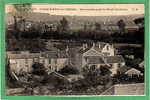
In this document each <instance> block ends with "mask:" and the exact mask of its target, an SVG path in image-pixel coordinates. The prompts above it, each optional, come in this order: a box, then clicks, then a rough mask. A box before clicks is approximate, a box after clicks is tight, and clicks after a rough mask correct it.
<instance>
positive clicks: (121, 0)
mask: <svg viewBox="0 0 150 100" xmlns="http://www.w3.org/2000/svg"><path fill="white" fill-rule="evenodd" d="M22 3H32V4H144V5H145V13H144V18H145V36H144V38H145V43H144V62H145V63H144V64H145V95H144V96H113V95H112V96H87V97H86V96H81V97H80V96H73V97H72V96H68V97H67V96H65V97H64V96H59V97H57V96H56V97H54V96H52V97H50V96H6V87H5V58H6V56H5V52H6V50H5V5H6V4H22ZM149 3H150V2H149V0H72V1H71V0H42V1H41V0H0V74H1V75H0V81H1V82H0V85H1V86H0V89H1V91H0V92H1V94H0V95H1V96H0V97H1V99H2V100H34V99H36V100H41V99H42V100H52V99H53V100H76V99H80V100H84V99H86V100H98V99H101V100H149V98H150V96H149V95H150V93H149V91H150V87H149V86H150V82H149V81H150V73H149V72H150V68H149V67H150V53H149V50H150V38H149V37H150V30H149V27H150V24H149V18H150V15H149V12H150V11H149V9H150V7H149V5H150V4H149Z"/></svg>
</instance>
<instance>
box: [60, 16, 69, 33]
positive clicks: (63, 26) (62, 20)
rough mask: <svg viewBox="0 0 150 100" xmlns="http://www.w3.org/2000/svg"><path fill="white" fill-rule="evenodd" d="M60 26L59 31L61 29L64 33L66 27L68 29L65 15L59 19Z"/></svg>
mask: <svg viewBox="0 0 150 100" xmlns="http://www.w3.org/2000/svg"><path fill="white" fill-rule="evenodd" d="M60 26H61V31H62V32H63V33H65V32H67V31H68V29H69V22H68V20H67V19H66V18H65V17H63V18H62V19H61V20H60Z"/></svg>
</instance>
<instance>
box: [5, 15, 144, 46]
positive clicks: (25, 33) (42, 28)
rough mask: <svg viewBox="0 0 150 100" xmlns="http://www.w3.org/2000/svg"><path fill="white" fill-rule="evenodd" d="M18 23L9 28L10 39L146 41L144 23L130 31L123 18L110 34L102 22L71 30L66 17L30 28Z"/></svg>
mask: <svg viewBox="0 0 150 100" xmlns="http://www.w3.org/2000/svg"><path fill="white" fill-rule="evenodd" d="M18 23H20V24H17V27H18V28H17V27H16V26H15V25H16V24H15V25H14V29H13V30H11V31H10V30H7V34H6V35H7V36H6V37H7V38H8V39H12V38H16V39H17V40H19V39H37V38H38V39H58V40H59V39H60V40H61V39H63V40H93V41H103V42H115V43H142V44H143V43H144V25H143V27H139V29H138V30H135V31H132V32H128V31H126V29H125V27H126V24H125V22H124V20H122V19H121V20H119V21H118V22H117V23H116V24H117V26H118V27H119V30H118V31H115V32H111V34H109V33H110V31H111V30H102V27H103V26H101V24H100V23H98V22H96V23H95V24H94V29H90V27H88V25H87V24H85V25H83V28H82V29H80V30H76V31H74V30H71V29H70V26H69V24H70V22H68V20H67V19H66V18H65V17H63V18H62V19H61V20H60V21H59V23H58V24H57V25H55V26H54V25H48V24H46V23H45V24H44V23H37V24H34V25H33V26H31V27H30V28H26V26H23V27H22V28H23V29H22V28H19V26H21V22H18ZM139 23H141V22H139ZM139 23H138V24H139ZM136 24H137V23H136ZM138 24H137V25H138ZM35 26H36V27H35ZM54 27H55V29H54ZM20 29H22V30H20ZM112 31H113V30H112Z"/></svg>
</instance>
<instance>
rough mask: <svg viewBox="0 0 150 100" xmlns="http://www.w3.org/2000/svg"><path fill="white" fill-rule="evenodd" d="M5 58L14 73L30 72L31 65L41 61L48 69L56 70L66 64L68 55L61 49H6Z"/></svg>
mask: <svg viewBox="0 0 150 100" xmlns="http://www.w3.org/2000/svg"><path fill="white" fill-rule="evenodd" d="M7 59H8V63H9V66H10V69H11V71H13V72H15V73H16V74H20V73H22V72H32V70H33V69H32V65H33V64H34V63H36V62H38V63H42V64H43V65H44V66H45V67H46V68H47V69H48V70H49V71H58V70H60V69H61V68H63V67H64V66H66V65H67V64H68V57H67V55H66V53H64V52H63V51H62V52H56V51H45V52H40V53H30V52H28V51H19V52H14V51H8V52H7Z"/></svg>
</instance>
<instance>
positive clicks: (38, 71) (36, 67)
mask: <svg viewBox="0 0 150 100" xmlns="http://www.w3.org/2000/svg"><path fill="white" fill-rule="evenodd" d="M32 68H33V71H32V73H33V74H35V75H45V74H46V69H45V66H44V65H43V64H42V63H38V62H35V63H34V64H33V65H32Z"/></svg>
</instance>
